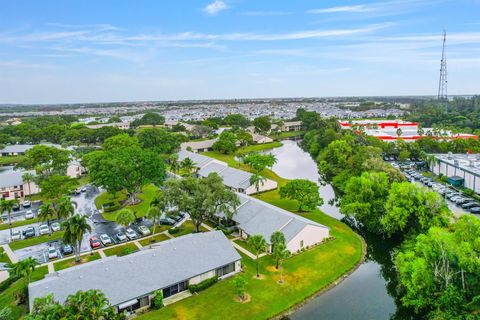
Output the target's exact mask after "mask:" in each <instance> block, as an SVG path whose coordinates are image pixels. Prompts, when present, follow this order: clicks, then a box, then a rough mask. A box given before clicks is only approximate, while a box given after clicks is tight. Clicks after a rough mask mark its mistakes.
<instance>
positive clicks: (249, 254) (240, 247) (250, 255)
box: [231, 241, 257, 260]
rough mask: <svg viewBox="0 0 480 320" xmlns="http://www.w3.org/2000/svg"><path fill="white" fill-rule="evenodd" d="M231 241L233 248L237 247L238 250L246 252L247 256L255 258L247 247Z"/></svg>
mask: <svg viewBox="0 0 480 320" xmlns="http://www.w3.org/2000/svg"><path fill="white" fill-rule="evenodd" d="M231 242H232V245H233V246H234V247H235V249H237V250H238V251H241V252H242V253H244V254H246V255H247V256H248V257H250V258H252V259H254V260H255V259H257V257H256V256H255V255H254V254H253V253H251V252H250V251H248V250H247V249H245V248H244V247H242V246H240V245H238V244H236V243H235V242H233V241H231Z"/></svg>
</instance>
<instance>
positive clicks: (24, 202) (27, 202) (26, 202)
mask: <svg viewBox="0 0 480 320" xmlns="http://www.w3.org/2000/svg"><path fill="white" fill-rule="evenodd" d="M31 205H32V203H31V202H30V201H28V200H27V201H23V207H24V208H29V207H30V206H31Z"/></svg>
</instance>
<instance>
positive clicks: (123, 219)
mask: <svg viewBox="0 0 480 320" xmlns="http://www.w3.org/2000/svg"><path fill="white" fill-rule="evenodd" d="M115 221H116V222H117V223H118V224H119V225H121V226H123V227H125V228H128V226H129V225H131V224H132V223H134V222H135V213H134V212H133V210H132V209H122V210H120V211H119V212H118V214H117V218H116V219H115Z"/></svg>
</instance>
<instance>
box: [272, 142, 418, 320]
mask: <svg viewBox="0 0 480 320" xmlns="http://www.w3.org/2000/svg"><path fill="white" fill-rule="evenodd" d="M268 152H269V153H272V154H274V155H275V156H276V157H277V160H278V162H277V164H275V165H274V166H273V171H274V172H276V173H277V174H278V175H280V176H282V177H284V178H287V179H295V178H297V179H298V178H300V179H308V180H311V181H315V182H317V183H318V179H319V175H318V170H317V165H316V163H315V162H314V161H313V159H312V158H311V157H310V155H309V154H308V153H307V152H305V151H303V150H302V149H301V148H300V147H299V146H298V144H297V142H295V141H284V144H283V146H282V147H280V148H276V149H272V150H270V151H268ZM320 194H321V196H322V198H323V199H324V202H325V203H324V204H323V206H322V207H321V208H320V209H321V210H323V212H325V213H326V214H328V215H330V216H332V217H334V218H337V219H339V220H342V221H344V222H346V223H348V221H345V219H343V215H342V214H341V213H340V212H339V210H338V208H337V207H336V206H335V205H334V204H332V203H331V200H333V199H334V198H335V193H334V191H333V188H332V187H331V186H330V185H326V186H320ZM358 232H359V233H360V234H361V235H362V236H363V237H364V239H365V241H366V243H367V246H368V249H367V254H366V260H365V262H364V263H363V264H362V265H361V266H360V267H359V268H358V269H357V270H356V271H355V272H353V273H352V274H351V275H350V276H349V277H348V278H347V279H345V280H344V281H343V282H342V283H340V284H339V285H338V286H336V287H334V288H332V289H331V290H329V291H327V292H326V293H324V294H322V295H320V296H319V297H316V298H314V299H313V300H312V301H310V302H309V303H307V304H306V305H304V306H302V307H301V308H300V309H298V310H297V311H296V312H295V313H293V314H292V315H291V316H290V318H291V319H302V320H303V319H306V320H314V319H315V320H316V319H328V320H345V319H355V320H376V319H396V320H400V319H409V317H407V316H404V315H403V314H402V313H403V312H401V311H399V310H397V308H396V304H395V299H394V297H393V296H392V295H390V294H389V292H395V282H394V272H393V269H392V263H391V259H390V251H391V249H392V246H393V245H392V244H390V243H389V242H388V241H385V240H383V239H379V238H378V237H376V236H374V235H371V234H366V233H364V232H362V230H358Z"/></svg>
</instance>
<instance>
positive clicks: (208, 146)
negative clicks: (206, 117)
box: [180, 139, 217, 153]
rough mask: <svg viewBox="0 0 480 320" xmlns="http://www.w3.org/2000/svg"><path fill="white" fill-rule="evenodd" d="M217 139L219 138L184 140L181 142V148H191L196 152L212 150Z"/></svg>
mask: <svg viewBox="0 0 480 320" xmlns="http://www.w3.org/2000/svg"><path fill="white" fill-rule="evenodd" d="M216 141H217V139H210V140H202V141H189V142H184V143H182V144H180V150H189V151H190V150H191V151H192V152H195V153H197V152H206V151H212V147H213V144H214V143H215V142H216Z"/></svg>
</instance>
